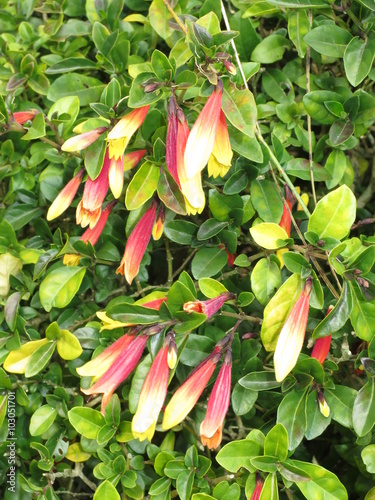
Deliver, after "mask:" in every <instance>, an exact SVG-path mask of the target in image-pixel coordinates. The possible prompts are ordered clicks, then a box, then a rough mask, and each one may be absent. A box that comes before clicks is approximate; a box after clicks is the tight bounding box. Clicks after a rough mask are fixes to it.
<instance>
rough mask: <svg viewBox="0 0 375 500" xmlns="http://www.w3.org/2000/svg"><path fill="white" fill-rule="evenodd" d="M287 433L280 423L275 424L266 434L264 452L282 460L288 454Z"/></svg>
mask: <svg viewBox="0 0 375 500" xmlns="http://www.w3.org/2000/svg"><path fill="white" fill-rule="evenodd" d="M288 441H289V440H288V433H287V430H286V429H285V427H284V426H283V425H281V424H277V425H275V426H274V427H273V428H272V429H271V430H270V431H269V433H268V434H267V436H266V439H265V441H264V454H265V455H272V456H273V457H276V458H278V459H279V460H280V461H283V460H285V459H286V458H287V456H288V446H289V442H288Z"/></svg>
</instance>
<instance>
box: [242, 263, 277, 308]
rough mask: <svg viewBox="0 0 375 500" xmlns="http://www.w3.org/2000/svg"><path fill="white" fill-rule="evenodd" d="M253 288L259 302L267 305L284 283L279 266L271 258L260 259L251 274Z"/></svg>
mask: <svg viewBox="0 0 375 500" xmlns="http://www.w3.org/2000/svg"><path fill="white" fill-rule="evenodd" d="M250 282H251V289H252V291H253V292H254V295H255V297H256V299H257V300H258V302H260V303H261V304H262V305H264V306H265V305H266V304H267V303H268V302H269V300H270V299H271V297H272V296H273V295H274V293H275V291H276V290H277V289H278V288H280V286H281V285H282V279H281V272H280V268H279V266H278V265H277V264H276V263H275V262H273V261H272V260H269V259H260V260H258V262H257V263H256V264H255V266H254V269H253V270H252V272H251V275H250Z"/></svg>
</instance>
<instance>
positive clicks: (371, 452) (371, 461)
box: [361, 444, 375, 474]
mask: <svg viewBox="0 0 375 500" xmlns="http://www.w3.org/2000/svg"><path fill="white" fill-rule="evenodd" d="M361 457H362V460H363V463H364V464H365V465H366V470H367V472H369V473H370V474H375V444H369V445H368V446H366V447H365V448H363V450H362V451H361Z"/></svg>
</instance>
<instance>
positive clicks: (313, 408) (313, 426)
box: [305, 391, 332, 441]
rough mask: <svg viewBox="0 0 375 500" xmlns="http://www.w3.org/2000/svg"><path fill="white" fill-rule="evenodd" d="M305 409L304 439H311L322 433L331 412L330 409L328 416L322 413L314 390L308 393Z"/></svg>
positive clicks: (328, 421)
mask: <svg viewBox="0 0 375 500" xmlns="http://www.w3.org/2000/svg"><path fill="white" fill-rule="evenodd" d="M306 411H307V415H308V418H307V429H306V433H305V437H306V439H308V440H309V441H311V440H312V439H315V438H316V437H318V436H320V435H321V434H323V432H324V431H325V430H326V428H327V427H328V426H329V424H330V423H331V419H332V415H331V413H332V412H331V411H330V415H329V417H328V418H326V417H325V416H324V415H322V413H321V412H320V410H319V405H318V401H317V394H316V391H312V392H310V394H309V395H308V397H307V406H306Z"/></svg>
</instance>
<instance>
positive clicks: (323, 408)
mask: <svg viewBox="0 0 375 500" xmlns="http://www.w3.org/2000/svg"><path fill="white" fill-rule="evenodd" d="M317 401H318V407H319V411H320V413H321V414H322V415H323V417H326V418H328V417H329V414H330V408H329V406H328V403H327V400H326V398H325V397H324V394H323V393H322V391H321V390H319V389H318V390H317Z"/></svg>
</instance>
